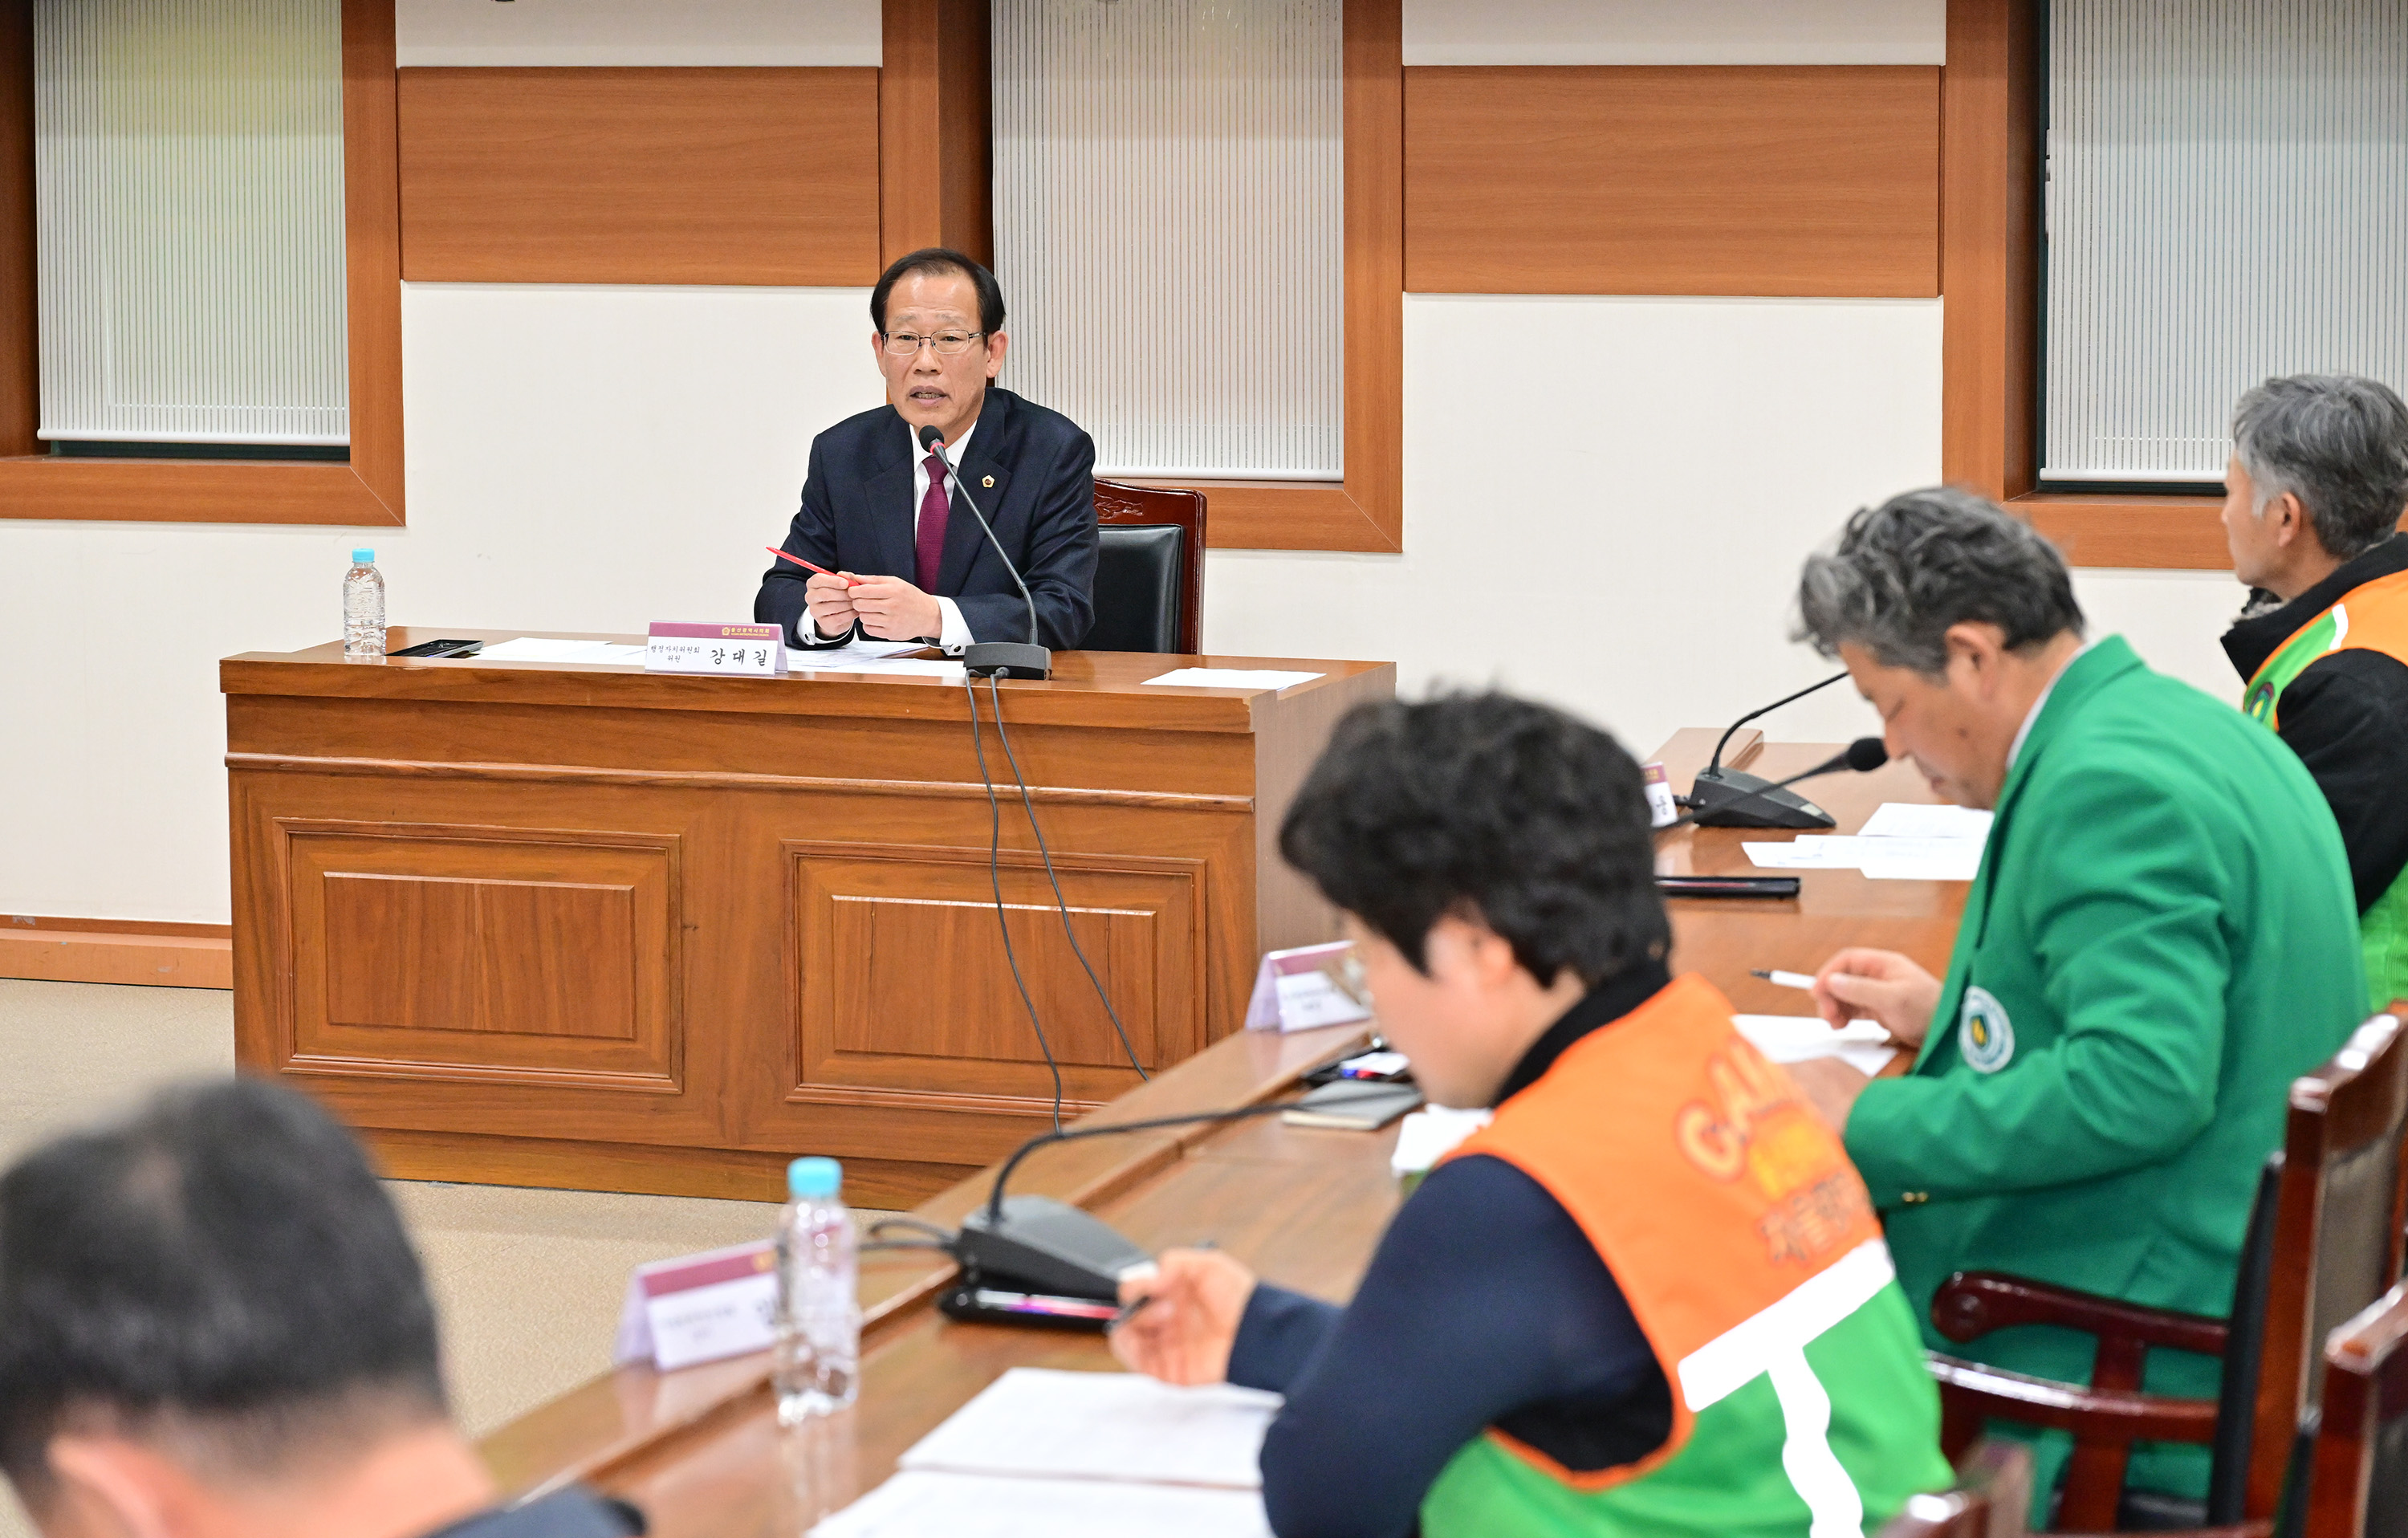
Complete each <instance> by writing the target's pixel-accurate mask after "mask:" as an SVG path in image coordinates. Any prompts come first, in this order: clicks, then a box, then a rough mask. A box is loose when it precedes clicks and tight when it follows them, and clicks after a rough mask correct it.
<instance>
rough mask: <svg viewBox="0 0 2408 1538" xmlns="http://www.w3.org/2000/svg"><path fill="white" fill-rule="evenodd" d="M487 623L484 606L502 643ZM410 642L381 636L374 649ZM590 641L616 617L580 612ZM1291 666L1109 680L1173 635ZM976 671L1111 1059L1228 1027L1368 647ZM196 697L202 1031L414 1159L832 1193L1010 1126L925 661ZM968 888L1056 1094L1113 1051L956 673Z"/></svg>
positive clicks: (1015, 1095) (333, 656) (1013, 1047)
mask: <svg viewBox="0 0 2408 1538" xmlns="http://www.w3.org/2000/svg"><path fill="white" fill-rule="evenodd" d="M514 633H515V632H510V631H495V632H483V633H482V634H483V635H484V636H485V638H486V639H489V640H502V639H507V638H508V637H509V636H510V635H512V634H514ZM438 634H447V635H476V634H479V632H475V631H460V630H451V629H447V630H444V631H441V632H437V631H434V630H427V629H423V628H421V629H416V630H408V629H401V628H395V629H394V631H393V632H392V633H391V638H390V643H391V645H392V646H393V647H394V649H396V650H398V649H399V648H401V647H403V646H406V645H409V644H411V643H413V642H415V641H419V640H431V639H433V638H435V637H436V636H437V635H438ZM589 639H595V640H639V639H640V638H629V637H594V638H589ZM1196 664H1204V665H1211V666H1237V667H1248V668H1253V667H1278V668H1296V669H1298V670H1309V671H1315V672H1319V673H1321V674H1322V675H1323V676H1322V677H1320V678H1318V679H1315V680H1312V681H1311V682H1309V683H1302V684H1298V685H1296V686H1294V687H1292V688H1289V689H1285V690H1282V691H1279V692H1278V693H1271V692H1268V691H1252V692H1249V691H1240V690H1228V689H1188V688H1177V687H1146V686H1144V685H1143V681H1144V680H1146V679H1149V678H1153V677H1154V676H1156V675H1157V674H1160V673H1163V672H1166V671H1168V670H1169V669H1171V668H1177V667H1181V666H1185V665H1196ZM1054 669H1055V670H1054V677H1053V678H1052V679H1050V680H1046V681H1022V682H1011V683H1004V684H1002V686H1001V689H1000V695H1001V700H1002V707H1003V718H1004V724H1005V726H1006V729H1008V730H1009V732H1010V733H1011V752H1012V754H1013V755H1016V757H1017V759H1018V763H1019V767H1020V770H1021V772H1022V773H1024V774H1025V776H1026V777H1027V782H1028V783H1029V785H1030V787H1031V790H1030V797H1031V798H1032V799H1033V801H1034V803H1035V807H1036V812H1037V815H1038V817H1039V820H1040V822H1041V825H1042V826H1043V830H1044V834H1045V838H1046V841H1047V843H1048V845H1049V846H1050V849H1051V852H1052V855H1053V869H1054V876H1056V877H1058V879H1059V881H1060V884H1061V894H1062V898H1064V899H1065V900H1066V901H1067V903H1068V907H1069V910H1070V913H1071V916H1072V925H1073V927H1074V928H1075V931H1076V933H1077V935H1078V937H1079V942H1080V945H1081V947H1082V949H1083V950H1084V951H1085V954H1086V958H1087V960H1088V962H1090V963H1091V964H1092V965H1093V966H1094V968H1095V970H1096V975H1097V978H1099V979H1100V980H1101V982H1102V984H1103V985H1104V987H1105V989H1106V990H1107V991H1108V993H1109V994H1110V996H1111V999H1112V1001H1113V1007H1114V1009H1115V1010H1116V1012H1117V1013H1118V1014H1119V1017H1120V1023H1121V1026H1122V1027H1124V1028H1125V1029H1126V1031H1127V1033H1128V1037H1129V1040H1130V1042H1131V1044H1132V1045H1133V1046H1134V1048H1135V1050H1136V1053H1137V1056H1138V1057H1139V1060H1140V1061H1141V1062H1143V1063H1145V1064H1146V1065H1147V1067H1148V1069H1149V1071H1151V1070H1152V1069H1154V1068H1156V1067H1160V1066H1164V1065H1168V1064H1171V1063H1175V1062H1178V1061H1179V1060H1181V1059H1182V1058H1184V1057H1187V1056H1192V1055H1194V1054H1195V1053H1197V1052H1198V1051H1200V1050H1202V1049H1203V1048H1204V1047H1205V1046H1207V1045H1208V1044H1210V1043H1211V1042H1215V1041H1218V1040H1220V1039H1221V1038H1223V1037H1225V1036H1226V1035H1228V1034H1229V1033H1230V1032H1232V1031H1234V1030H1236V1029H1237V1028H1238V1027H1239V1024H1240V1020H1241V1018H1242V1016H1243V1013H1244V1010H1245V1005H1246V999H1247V994H1248V991H1249V989H1250V987H1251V985H1252V981H1253V976H1254V967H1255V963H1256V960H1257V958H1258V957H1259V956H1260V955H1261V953H1262V952H1263V951H1264V950H1266V949H1269V948H1273V947H1279V946H1286V945H1297V944H1304V943H1308V942H1311V941H1318V940H1323V939H1327V938H1330V937H1331V936H1332V935H1333V934H1334V932H1335V931H1334V915H1333V914H1332V913H1331V912H1330V910H1329V909H1328V907H1327V905H1326V904H1325V903H1324V902H1322V901H1321V900H1320V898H1318V896H1317V895H1315V894H1314V893H1313V892H1312V890H1311V889H1310V887H1309V886H1308V885H1307V884H1306V883H1305V882H1304V881H1303V880H1302V879H1301V878H1300V877H1298V876H1297V875H1296V874H1295V873H1294V872H1292V871H1291V870H1288V868H1287V867H1286V866H1285V865H1284V864H1283V862H1282V861H1281V860H1280V859H1279V857H1278V854H1277V851H1276V848H1275V847H1274V845H1275V841H1276V838H1277V833H1278V826H1279V820H1280V817H1281V815H1282V813H1283V811H1284V810H1285V808H1286V806H1287V803H1288V801H1289V799H1290V798H1291V797H1292V796H1293V795H1294V793H1295V791H1296V788H1297V784H1298V783H1299V782H1300V781H1301V779H1302V777H1303V775H1304V773H1305V771H1306V769H1309V768H1310V767H1311V765H1312V760H1313V758H1314V757H1315V755H1317V754H1318V753H1319V752H1320V749H1321V746H1322V744H1323V742H1324V740H1326V737H1327V735H1328V732H1329V729H1330V727H1331V726H1332V724H1333V723H1334V722H1335V721H1336V719H1337V717H1338V716H1339V715H1340V713H1341V712H1343V711H1344V710H1345V709H1346V708H1347V707H1349V706H1351V705H1353V704H1355V702H1356V701H1358V700H1363V699H1370V698H1382V697H1387V696H1388V695H1389V694H1390V693H1391V692H1392V691H1393V688H1394V680H1395V668H1394V667H1393V666H1392V665H1390V664H1387V663H1363V662H1321V661H1301V662H1297V661H1285V660H1281V661H1265V660H1260V659H1253V658H1246V659H1238V658H1206V657H1178V656H1153V655H1139V654H1113V653H1079V652H1070V653H1060V654H1055V657H1054ZM219 676H220V682H221V686H222V689H223V691H224V693H225V696H226V745H227V755H226V765H227V768H228V769H229V771H230V773H229V781H230V785H231V801H232V808H231V812H232V825H233V826H232V845H233V868H234V951H235V979H234V981H235V1035H236V1056H237V1059H238V1060H239V1062H240V1063H241V1064H242V1065H243V1066H244V1067H245V1068H248V1069H251V1070H252V1071H274V1072H276V1073H279V1074H282V1075H286V1076H289V1077H291V1078H294V1079H297V1080H300V1081H303V1082H304V1083H306V1085H307V1086H308V1088H309V1089H310V1090H311V1091H312V1092H313V1093H315V1094H317V1095H318V1096H319V1097H320V1098H322V1100H326V1101H327V1102H329V1103H330V1104H331V1105H332V1106H334V1107H335V1108H336V1109H337V1111H338V1112H339V1114H342V1115H343V1116H344V1117H346V1118H347V1119H348V1120H350V1121H351V1123H352V1124H353V1125H354V1126H357V1127H359V1128H362V1129H363V1130H364V1131H365V1132H366V1135H367V1136H368V1137H369V1139H370V1140H371V1142H372V1143H374V1144H375V1145H376V1147H377V1149H378V1152H379V1154H380V1157H382V1159H383V1161H384V1164H385V1167H386V1169H387V1170H388V1171H391V1172H392V1173H394V1174H396V1175H400V1176H405V1177H410V1178H422V1179H440V1180H467V1181H485V1182H493V1183H500V1184H510V1185H531V1186H573V1187H581V1188H587V1189H601V1190H623V1191H651V1192H661V1193H667V1194H680V1195H699V1196H723V1197H748V1198H754V1199H768V1200H775V1199H777V1198H778V1197H779V1196H781V1194H782V1180H781V1171H782V1169H783V1167H784V1164H785V1161H786V1160H787V1159H788V1158H789V1157H792V1156H794V1155H796V1154H802V1153H813V1154H828V1155H833V1156H835V1157H839V1158H841V1159H843V1160H844V1161H845V1164H846V1168H847V1171H848V1173H849V1177H850V1179H849V1186H850V1194H851V1195H852V1196H853V1200H855V1201H856V1202H857V1203H859V1204H861V1205H864V1206H903V1205H908V1204H909V1203H910V1202H912V1201H916V1200H920V1199H922V1198H924V1197H926V1196H928V1195H930V1194H931V1193H933V1192H936V1191H939V1190H941V1189H943V1188H944V1187H945V1186H948V1185H950V1184H952V1183H953V1181H955V1180H957V1179H959V1178H960V1177H961V1176H962V1175H964V1174H966V1173H968V1171H970V1170H972V1169H975V1168H976V1167H978V1166H980V1165H982V1164H986V1163H988V1162H990V1161H992V1160H994V1159H996V1158H997V1157H1001V1156H1002V1155H1003V1154H1004V1153H1006V1152H1007V1151H1009V1150H1010V1149H1011V1147H1013V1146H1014V1145H1016V1144H1017V1143H1020V1142H1021V1141H1022V1140H1023V1139H1024V1138H1026V1137H1027V1136H1029V1135H1030V1134H1032V1133H1034V1132H1037V1131H1039V1130H1041V1129H1042V1128H1044V1127H1045V1126H1046V1125H1047V1120H1046V1118H1047V1114H1048V1109H1049V1106H1050V1104H1051V1101H1052V1098H1053V1093H1054V1091H1053V1079H1052V1076H1051V1074H1050V1073H1049V1071H1048V1070H1047V1068H1046V1065H1045V1062H1044V1060H1043V1058H1042V1056H1041V1055H1040V1053H1039V1048H1038V1043H1037V1040H1036V1037H1035V1035H1034V1033H1033V1032H1032V1031H1031V1029H1030V1028H1029V1021H1028V1016H1027V1013H1026V1012H1025V1009H1024V1008H1023V1005H1022V1002H1021V999H1020V995H1019V993H1018V991H1017V989H1016V988H1015V987H1014V985H1013V982H1012V978H1011V970H1010V969H1009V967H1008V965H1007V962H1006V957H1005V952H1004V946H1003V944H1002V941H1001V938H1000V936H999V934H998V932H997V925H996V913H995V907H994V901H995V894H994V889H993V887H992V886H991V884H990V877H989V861H988V848H989V840H990V838H991V837H992V833H991V826H992V822H991V818H992V816H993V812H991V809H990V802H989V799H988V791H987V787H986V785H985V783H983V782H982V776H981V773H980V769H979V763H978V758H977V755H976V754H975V753H974V752H973V747H972V742H971V737H970V716H969V712H968V695H967V692H966V691H965V690H964V689H963V687H962V685H961V684H960V683H955V682H948V681H944V680H940V679H936V678H930V677H910V676H901V675H892V674H885V675H882V674H874V673H842V672H833V671H830V672H815V673H801V674H797V675H796V676H794V677H791V678H780V679H753V678H720V677H695V676H679V675H668V674H648V673H646V672H644V671H643V670H642V668H640V667H609V666H575V665H552V664H539V663H500V662H490V663H489V662H481V661H478V660H474V659H470V660H464V661H448V660H447V661H430V660H410V659H394V660H385V661H380V662H376V663H369V664H353V663H346V662H345V661H343V659H342V655H341V648H340V646H339V645H326V646H321V647H316V648H313V649H311V650H309V651H305V652H294V653H256V652H254V653H247V654H242V655H240V656H235V657H229V658H227V659H226V660H225V661H224V662H223V663H222V664H221V665H220V675H219ZM979 706H980V715H981V717H982V719H984V720H985V725H984V726H983V728H982V732H983V745H984V751H985V755H986V769H987V770H988V772H989V773H990V774H992V775H993V777H994V779H995V781H996V786H997V790H998V793H999V794H998V798H997V799H996V802H995V803H994V804H995V806H996V807H999V809H1000V813H1001V829H1002V831H1001V852H1000V855H999V857H998V858H999V865H1000V877H1001V884H1002V896H1003V899H1004V902H1005V904H1006V906H1007V908H1008V911H1009V914H1010V920H1009V922H1010V932H1011V944H1012V949H1013V953H1014V956H1015V957H1016V959H1017V961H1018V963H1019V968H1020V972H1021V975H1022V976H1023V977H1024V978H1025V980H1026V982H1027V985H1028V989H1029V993H1030V996H1031V997H1032V998H1033V999H1034V1000H1035V1003H1036V1007H1037V1010H1038V1013H1039V1017H1040V1018H1041V1019H1042V1020H1043V1022H1044V1024H1045V1028H1046V1032H1047V1035H1048V1037H1049V1038H1050V1040H1051V1042H1052V1044H1053V1048H1054V1056H1055V1057H1056V1058H1057V1059H1058V1060H1059V1061H1060V1064H1061V1072H1062V1081H1063V1093H1064V1096H1065V1099H1066V1104H1067V1106H1068V1107H1069V1108H1073V1109H1083V1108H1087V1107H1091V1106H1094V1105H1097V1104H1100V1103H1102V1102H1104V1101H1106V1100H1110V1099H1111V1098H1112V1097H1113V1096H1115V1095H1117V1094H1120V1093H1121V1092H1123V1091H1124V1090H1125V1089H1126V1088H1128V1087H1130V1086H1131V1085H1135V1084H1136V1083H1137V1076H1136V1074H1135V1073H1134V1072H1133V1071H1131V1070H1130V1069H1129V1068H1128V1067H1127V1063H1126V1058H1125V1055H1124V1053H1123V1049H1122V1046H1121V1043H1120V1042H1119V1040H1118V1038H1117V1037H1116V1035H1115V1033H1114V1030H1113V1027H1112V1023H1111V1019H1110V1018H1109V1017H1108V1016H1107V1015H1106V1013H1105V1012H1104V1010H1103V1008H1102V1007H1101V1005H1100V1004H1099V1003H1098V1002H1097V998H1096V994H1095V991H1094V988H1093V986H1092V985H1090V983H1089V982H1088V979H1087V976H1086V973H1085V971H1084V970H1082V967H1081V965H1080V963H1079V960H1078V958H1077V957H1076V956H1074V955H1073V954H1072V951H1071V948H1070V946H1069V944H1068V942H1067V941H1066V940H1065V938H1064V934H1063V927H1062V922H1061V919H1060V916H1059V914H1058V913H1057V912H1056V909H1055V899H1054V888H1053V886H1052V884H1050V883H1049V881H1048V879H1047V873H1046V870H1045V867H1044V865H1043V863H1042V861H1041V859H1040V856H1039V851H1038V848H1037V845H1036V844H1035V842H1034V841H1032V840H1031V838H1030V836H1029V825H1028V817H1027V813H1026V812H1025V810H1024V809H1023V806H1022V803H1021V798H1020V793H1019V790H1018V787H1017V786H1016V785H1015V784H1014V782H1013V777H1012V769H1011V761H1010V759H1009V758H1007V756H1006V754H1005V752H1004V751H1003V744H1002V742H1001V741H999V740H998V739H997V734H996V729H995V724H994V722H993V721H992V719H987V718H989V717H991V715H992V713H993V708H992V704H991V702H990V699H989V697H988V694H987V690H986V688H985V686H984V685H982V686H981V687H980V689H979Z"/></svg>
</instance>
